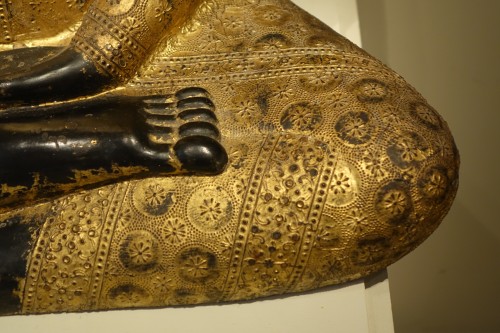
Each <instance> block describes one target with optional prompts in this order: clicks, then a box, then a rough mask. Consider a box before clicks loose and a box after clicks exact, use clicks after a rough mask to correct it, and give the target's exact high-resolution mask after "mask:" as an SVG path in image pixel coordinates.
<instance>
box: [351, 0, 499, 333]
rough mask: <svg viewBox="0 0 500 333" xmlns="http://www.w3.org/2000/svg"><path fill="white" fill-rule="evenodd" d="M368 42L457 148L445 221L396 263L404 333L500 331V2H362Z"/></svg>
mask: <svg viewBox="0 0 500 333" xmlns="http://www.w3.org/2000/svg"><path fill="white" fill-rule="evenodd" d="M358 10H359V14H360V23H361V35H362V42H363V47H364V48H365V49H366V50H368V51H369V52H370V53H372V54H373V55H374V56H376V57H378V58H379V59H381V60H382V61H384V62H385V63H387V64H388V65H389V66H390V67H391V68H393V69H394V70H396V71H397V72H398V73H399V74H401V75H402V76H403V77H405V78H406V80H407V81H408V82H409V83H411V84H412V85H413V86H415V87H416V88H417V90H419V91H420V92H421V93H422V94H423V95H424V96H425V97H426V98H427V99H428V101H429V102H430V104H431V105H433V106H434V107H435V108H436V109H437V110H438V111H439V112H440V113H441V114H442V115H443V116H444V118H445V119H446V120H447V122H448V124H449V126H450V127H451V130H452V132H453V134H454V136H455V140H456V142H457V145H458V148H459V150H460V154H461V159H462V166H461V172H460V177H461V179H460V189H459V193H458V196H457V199H456V201H455V204H454V206H453V208H452V209H451V211H450V213H449V215H448V216H447V217H446V219H445V220H444V222H443V224H442V225H441V227H440V228H439V229H438V230H437V232H436V233H434V234H433V235H432V236H431V237H430V238H429V239H428V240H427V241H426V242H425V243H424V244H423V245H422V246H421V247H419V248H418V249H417V250H416V251H414V252H413V253H411V254H410V255H408V256H407V257H405V258H403V259H402V260H401V261H399V262H397V263H396V264H394V265H393V266H391V267H390V268H389V282H390V286H391V298H392V307H393V314H394V321H395V328H396V332H397V333H410V332H411V333H413V332H419V333H420V332H433V333H437V332H450V333H451V332H453V333H460V332H500V217H499V211H500V199H499V198H500V197H499V194H498V193H499V189H500V176H499V173H500V169H499V164H500V163H499V162H500V156H499V155H500V154H499V153H500V152H499V147H500V130H499V123H500V107H499V104H500V103H499V101H500V1H498V0H476V1H470V0H469V1H466V0H358Z"/></svg>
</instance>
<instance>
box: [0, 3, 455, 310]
mask: <svg viewBox="0 0 500 333" xmlns="http://www.w3.org/2000/svg"><path fill="white" fill-rule="evenodd" d="M119 3H120V4H119ZM140 3H143V2H142V1H134V0H122V1H104V0H99V1H97V2H95V3H94V4H93V5H92V6H91V7H90V9H89V10H88V11H87V14H86V15H85V18H84V20H83V23H82V28H81V29H80V30H79V31H78V33H77V34H76V36H75V38H74V39H73V42H72V44H71V45H70V47H71V48H72V49H73V50H75V51H76V52H80V53H81V54H84V58H85V59H86V60H87V61H88V63H90V64H92V66H94V67H95V68H96V70H97V71H98V72H99V74H100V75H104V76H107V77H110V78H111V79H110V80H111V83H109V81H106V80H104V81H102V82H101V83H102V86H101V87H103V88H102V89H104V90H105V92H102V93H101V94H99V95H98V96H82V97H78V98H75V99H74V100H65V101H64V102H61V103H48V104H43V105H35V104H36V102H33V101H32V102H31V103H32V104H33V105H28V104H27V105H21V106H12V105H11V106H10V107H8V108H5V109H4V110H2V112H0V119H1V124H0V129H1V130H2V133H3V134H2V139H3V140H5V143H4V144H3V143H0V146H1V145H2V144H3V147H0V153H2V154H14V155H13V156H12V157H10V158H4V159H3V160H2V162H3V161H4V160H5V161H6V164H5V165H7V166H9V168H7V170H10V171H9V172H12V173H13V174H14V175H16V177H21V178H22V177H26V173H33V171H34V170H35V171H36V168H39V167H40V166H44V170H43V171H44V172H45V173H46V175H48V176H50V177H53V178H54V177H61V175H65V174H67V173H68V169H70V170H72V171H74V170H77V171H76V173H75V174H74V176H72V177H69V178H72V179H74V180H72V185H71V186H73V187H70V188H68V187H67V186H66V184H60V183H58V184H55V185H54V184H52V183H51V182H47V181H43V180H42V181H39V182H38V183H37V184H38V185H37V186H38V187H39V188H43V189H44V191H45V190H47V191H48V193H49V194H50V195H51V196H52V195H54V196H56V195H57V197H56V198H53V197H51V199H48V200H45V199H44V198H43V197H42V198H40V196H42V194H41V191H38V192H37V191H34V192H29V191H26V190H25V189H24V188H23V187H22V184H21V185H20V186H17V187H16V186H9V184H8V182H9V181H11V179H14V180H15V179H16V177H6V178H4V181H3V182H0V183H1V184H0V185H1V192H0V193H2V194H3V195H4V197H3V199H2V200H4V202H3V203H2V205H3V207H4V211H3V212H2V213H0V296H1V297H0V312H1V313H3V314H32V313H50V312H68V311H95V310H107V309H119V308H137V307H138V308H144V307H164V306H171V305H182V304H190V305H193V304H203V303H217V302H231V301H240V300H247V299H255V298H258V297H265V296H270V295H278V294H286V293H296V292H303V291H307V290H312V289H315V288H320V287H323V286H329V285H333V284H338V283H342V282H346V281H350V280H353V279H357V278H361V277H364V276H367V275H369V274H371V273H373V272H376V271H378V270H380V269H383V268H385V267H387V266H388V265H390V264H391V263H393V262H395V261H396V260H398V259H399V258H401V257H402V256H404V255H405V254H407V253H409V252H410V251H412V250H413V249H414V248H415V247H416V246H418V245H419V244H420V243H421V242H423V241H424V240H425V239H426V238H427V237H428V236H429V235H430V234H431V233H432V232H433V231H434V230H435V228H437V226H438V225H439V223H440V222H441V220H442V219H443V217H444V216H445V214H446V212H447V211H448V209H449V208H450V206H451V204H452V202H453V198H454V195H455V193H456V191H457V186H458V168H459V158H458V152H457V149H456V147H455V144H454V141H453V138H452V136H451V133H450V131H449V129H448V127H447V125H446V122H445V121H444V120H443V119H442V118H441V116H439V114H437V112H436V111H435V110H434V109H433V108H432V107H431V106H430V105H428V103H427V102H426V101H425V99H424V98H423V97H422V96H421V95H420V94H419V93H418V92H416V91H415V89H413V88H412V87H411V86H410V85H408V84H407V83H406V82H405V81H404V80H403V79H402V78H401V77H400V76H399V75H397V74H396V73H394V72H393V71H392V70H390V69H388V68H387V67H386V66H384V65H383V64H381V63H380V62H379V61H378V60H376V59H374V58H373V57H371V56H370V55H368V54H367V53H366V52H364V51H363V50H361V49H359V48H358V47H357V46H355V45H353V44H352V43H351V42H349V41H348V40H346V39H345V38H343V37H342V36H340V35H339V34H337V33H335V32H334V31H332V30H331V29H329V28H328V27H327V26H325V25H324V24H322V23H321V22H319V21H318V20H317V19H315V18H313V17H312V16H310V15H308V14H307V13H305V12H304V11H303V10H301V9H300V8H298V7H297V6H295V5H294V4H293V3H291V2H290V1H286V0H252V1H248V0H203V1H200V2H199V3H198V2H196V3H195V2H188V3H189V5H187V4H185V3H181V2H180V1H179V2H177V1H173V2H166V1H160V0H150V1H148V2H147V3H148V6H146V7H144V6H138V4H140ZM168 4H173V7H172V8H170V7H169V6H168ZM183 4H184V5H183ZM162 5H163V7H162ZM175 5H178V6H180V7H176V6H175ZM190 5H192V7H190ZM165 6H166V7H165ZM183 6H184V7H183ZM141 8H146V9H147V8H149V9H151V8H153V9H154V11H153V12H151V11H147V13H149V14H152V13H153V14H154V15H150V16H146V20H145V21H139V22H134V19H136V20H137V19H138V18H141V17H142V16H140V15H136V14H134V13H139V12H137V11H135V10H136V9H137V10H142V9H141ZM156 8H158V11H156ZM175 8H177V9H179V8H184V10H181V11H179V12H178V13H184V14H186V15H177V14H176V15H174V9H175ZM149 9H148V10H149ZM128 10H130V11H128ZM129 14H130V15H129ZM149 14H148V15H149ZM165 14H166V15H167V16H165ZM170 14H171V16H170V18H171V21H170V20H168V22H169V24H168V25H167V27H165V25H163V23H165V21H164V18H165V17H168V15H170ZM147 17H149V19H147ZM108 18H109V19H110V21H109V25H106V24H103V22H104V21H103V19H105V20H106V22H108V21H107V20H108ZM153 18H154V19H153ZM160 19H161V20H163V21H162V22H163V23H161V22H160ZM174 22H175V24H174ZM136 23H137V24H136ZM123 29H128V30H127V31H126V33H123V34H122V33H121V32H125V30H123ZM148 29H149V30H148ZM95 31H99V32H100V34H97V35H95V34H94V32H95ZM116 31H118V33H115V32H116ZM133 31H138V34H137V35H134V34H133ZM153 35H154V36H153ZM96 36H102V38H95V37H96ZM120 36H123V37H120ZM130 36H137V38H138V39H135V37H134V39H133V40H132V39H130ZM120 38H124V39H123V40H121V39H120ZM126 38H129V41H130V42H132V44H127V43H125V44H123V43H122V42H125V41H126ZM157 38H161V40H159V41H157ZM135 41H139V42H138V43H135ZM141 41H144V42H141ZM120 43H121V44H120ZM134 45H135V46H137V49H136V50H137V52H136V53H133V52H132V53H130V52H131V50H132V48H134ZM141 45H146V46H145V47H143V48H141V47H139V46H141ZM148 45H149V46H148ZM108 46H109V47H108ZM120 46H121V48H120ZM39 51H40V50H39ZM139 51H140V52H139ZM19 52H21V51H19ZM92 52H94V54H92ZM96 52H97V53H96ZM134 52H135V51H134ZM42 53H43V52H42ZM49 53H50V52H49ZM16 54H17V55H19V53H16ZM96 55H99V56H101V58H100V61H101V60H102V61H103V62H99V61H98V60H97V58H96V57H95V56H96ZM1 56H2V55H1V54H0V57H1ZM27 57H28V58H29V57H30V56H29V55H28V56H27ZM31 57H32V58H37V59H38V58H40V59H42V58H44V56H43V55H40V56H35V55H32V56H31ZM44 59H45V58H44ZM15 62H16V61H15ZM41 62H43V61H41ZM20 63H21V61H20V60H18V61H17V64H20ZM108 65H109V67H108ZM12 68H16V66H13V67H11V68H10V69H9V71H10V72H9V73H8V75H13V74H12V73H13V72H12V71H11V69H12ZM96 87H97V88H95V87H94V88H95V89H94V88H92V89H94V90H95V92H98V91H101V90H102V89H101V87H99V84H97V85H96ZM112 87H116V88H117V89H112ZM192 87H199V88H192ZM92 89H91V90H92ZM176 91H177V92H178V93H176V94H175V95H173V96H170V95H168V92H170V93H171V92H176ZM74 94H75V95H72V96H78V94H79V93H78V92H77V93H74ZM88 94H91V93H88ZM51 95H54V96H56V93H54V94H51ZM165 95H168V96H165ZM138 96H146V97H145V98H144V97H138ZM162 96H163V97H162ZM67 97H68V96H62V97H57V99H61V98H67ZM41 98H42V99H40V100H39V101H42V100H45V101H48V100H49V99H44V98H43V97H41ZM48 98H50V97H48ZM172 103H173V104H172ZM172 105H175V111H174V114H175V117H174V116H172V114H171V112H170V111H171V106H172ZM88 114H91V115H92V117H88V119H87V117H86V115H88ZM215 116H216V118H217V120H218V123H215ZM174 118H175V121H174ZM71 119H74V122H75V123H76V124H77V125H78V126H72V125H71V124H72V122H71V121H70V120H71ZM172 122H174V123H175V124H176V125H171V124H172ZM44 126H45V127H48V128H50V131H45V130H43V128H44ZM34 127H36V128H42V131H38V132H37V131H31V130H30V129H33V128H34ZM94 128H96V130H95V131H94ZM172 128H175V129H176V133H177V135H178V136H174V137H173V136H172V132H171V129H172ZM51 131H52V132H51ZM44 132H47V133H48V134H44ZM14 133H16V134H15V135H12V134H14ZM61 133H62V134H63V135H64V140H68V138H70V139H71V138H83V139H84V141H85V142H86V143H87V144H88V145H90V147H92V144H93V142H92V138H95V139H96V141H95V142H96V143H97V144H98V145H100V146H99V149H96V150H95V154H94V153H92V154H91V153H89V152H88V151H86V150H81V148H80V147H79V146H78V145H73V146H71V147H69V146H68V147H67V144H66V143H65V141H64V140H60V139H63V138H62V137H61V138H60V137H59V134H61ZM219 133H220V137H221V138H220V142H221V145H219V144H218V141H217V138H218V136H219ZM23 136H26V137H28V138H35V137H36V138H38V139H37V140H31V141H30V143H32V144H33V146H32V147H36V149H38V150H36V149H35V148H33V149H34V151H43V150H44V149H45V150H48V151H50V153H51V154H52V153H53V154H55V155H52V156H50V157H48V154H46V155H47V156H45V157H43V158H42V157H41V156H40V155H39V156H36V154H31V155H34V157H35V158H37V159H39V160H41V161H42V163H41V164H38V163H37V164H35V163H33V162H31V161H30V163H31V164H33V165H29V164H30V163H25V164H28V166H23V168H24V169H23V170H28V171H29V172H21V171H16V170H15V167H14V163H13V162H9V160H12V159H17V160H20V159H23V158H24V160H25V159H26V158H25V156H26V155H27V154H26V151H23V149H25V147H28V149H32V148H30V147H31V146H29V145H16V144H14V143H15V142H16V140H17V141H18V142H19V141H22V140H19V139H20V138H22V137H23ZM200 137H201V138H203V139H202V140H201V142H199V141H200V139H199V138H200ZM103 138H106V141H101V140H103ZM9 140H10V141H9ZM9 142H11V143H12V144H11V145H9V144H8V143H9ZM68 142H69V141H68ZM104 142H107V143H109V144H111V145H113V147H112V149H110V150H107V148H106V147H105V145H103V144H102V143H104ZM136 143H137V144H139V146H140V147H138V148H140V149H143V150H142V152H141V150H140V149H139V150H137V149H135V148H136V146H133V145H132V146H130V144H136ZM184 144H185V145H184ZM83 146H84V145H83ZM12 147H14V148H15V149H14V152H11V150H10V149H11V148H12ZM165 147H168V148H165ZM222 147H224V148H225V149H226V150H227V152H228V157H227V168H226V169H224V171H223V172H220V173H219V174H217V175H213V174H211V173H212V172H209V173H210V174H209V175H206V176H199V177H193V176H192V175H191V174H189V175H177V176H175V177H170V176H167V177H164V175H165V174H163V173H161V172H160V171H158V170H159V169H158V168H157V165H155V164H154V163H152V165H149V164H148V163H150V162H151V156H150V155H148V154H149V152H151V151H154V152H158V151H159V152H165V151H166V150H168V151H172V154H171V155H170V157H172V156H175V157H176V158H177V160H179V164H182V163H181V161H182V162H183V163H184V167H185V168H186V169H188V171H189V169H190V170H191V171H194V174H195V175H199V174H200V173H202V172H204V171H206V170H205V169H204V168H206V165H207V164H206V162H204V161H206V160H208V161H210V160H211V159H212V157H213V156H215V160H216V161H217V162H218V163H216V164H215V165H211V164H210V163H208V165H209V166H210V167H209V169H210V170H211V171H222V168H223V166H224V165H225V163H221V161H222V162H225V161H226V159H225V158H226V155H225V153H224V151H223V150H222ZM61 148H64V149H66V148H67V149H66V150H64V149H61ZM176 148H177V149H176ZM91 149H92V148H91ZM72 151H76V152H80V153H81V154H82V156H83V157H84V158H83V160H78V158H74V157H75V156H73V155H71V152H72ZM109 152H116V154H114V155H113V154H111V155H110V156H108V154H109ZM23 153H24V154H23ZM205 153H207V154H206V155H205ZM141 154H142V155H141ZM137 155H139V156H141V158H143V160H147V161H148V162H147V163H146V164H148V165H146V168H145V169H144V170H143V169H142V168H141V170H136V169H135V168H134V167H133V166H134V165H135V164H130V163H131V162H130V161H134V163H136V162H137V160H138V158H137ZM144 155H146V157H145V156H144ZM153 155H154V154H153ZM53 156H56V158H53ZM131 156H132V157H133V158H131ZM77 157H78V156H77ZM30 158H32V157H30ZM93 158H95V159H93ZM198 158H200V159H201V161H200V160H198ZM57 159H59V161H58V160H57ZM49 160H51V161H49ZM139 160H140V162H143V160H141V159H140V158H139ZM153 160H155V159H154V156H153ZM89 161H90V162H89ZM115 161H117V162H118V163H119V164H120V165H122V166H124V167H122V168H121V169H120V170H121V171H119V173H118V174H116V177H115V178H113V177H114V176H115V174H114V173H113V169H112V167H111V169H109V164H110V163H111V164H112V163H113V162H115ZM59 162H60V163H59ZM9 163H10V164H9ZM66 163H68V164H66ZM86 163H96V164H95V165H101V164H104V165H105V166H104V168H103V170H102V171H103V172H101V170H100V169H98V170H94V169H91V170H88V169H85V170H87V171H89V172H79V171H78V170H81V169H82V166H83V167H87V166H86ZM139 164H140V163H139ZM63 165H66V166H63ZM68 165H69V166H73V167H72V168H73V169H72V168H71V167H68ZM87 165H88V164H87ZM176 165H177V164H176V163H174V162H172V160H168V159H167V160H166V163H165V168H167V169H168V170H167V175H171V173H169V171H172V170H171V169H172V168H175V167H176ZM92 167H94V164H92ZM131 167H132V168H131ZM87 168H88V167H87ZM169 168H170V169H169ZM130 170H132V171H130ZM181 170H182V169H181ZM130 172H132V173H134V174H131V173H130ZM141 172H143V173H141ZM144 175H147V176H148V177H144ZM122 176H124V177H122ZM50 177H49V178H50ZM101 177H104V178H101ZM35 179H36V178H35ZM40 179H41V178H40ZM66 179H68V177H66ZM88 179H92V181H93V184H94V185H95V186H97V187H95V188H91V189H88V190H87V189H86V182H87V181H88ZM103 180H104V182H102V183H100V182H101V181H103ZM30 181H31V178H30ZM32 183H33V184H34V182H33V181H32ZM96 184H97V185H96ZM51 185H54V186H52V187H51ZM94 185H93V186H94ZM16 191H17V192H16ZM23 191H24V192H23ZM12 193H14V196H13V198H14V199H15V200H14V201H15V202H23V203H24V204H23V205H22V206H19V207H17V206H16V207H17V208H16V209H13V208H12V207H14V206H13V202H14V201H12V198H10V199H9V197H12ZM9 200H10V201H9ZM16 200H17V201H16ZM12 239H16V240H18V241H17V242H14V241H13V240H12Z"/></svg>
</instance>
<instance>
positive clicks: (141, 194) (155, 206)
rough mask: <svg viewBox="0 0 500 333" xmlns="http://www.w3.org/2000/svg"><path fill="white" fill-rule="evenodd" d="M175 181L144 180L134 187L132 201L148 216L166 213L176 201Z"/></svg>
mask: <svg viewBox="0 0 500 333" xmlns="http://www.w3.org/2000/svg"><path fill="white" fill-rule="evenodd" d="M174 190H175V183H174V181H172V180H170V179H151V180H149V179H148V180H142V181H138V182H136V183H135V186H133V187H132V203H133V206H134V207H135V208H136V209H137V210H138V211H139V212H140V213H143V214H145V215H148V216H159V215H163V214H166V213H167V212H168V210H169V208H170V207H172V205H173V204H174V203H175V195H174Z"/></svg>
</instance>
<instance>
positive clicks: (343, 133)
mask: <svg viewBox="0 0 500 333" xmlns="http://www.w3.org/2000/svg"><path fill="white" fill-rule="evenodd" d="M374 129H375V126H374V125H373V123H372V120H371V117H370V115H369V114H368V113H367V112H364V111H360V112H358V111H351V112H347V113H345V114H344V115H342V116H341V117H340V118H339V120H338V121H337V123H336V124H335V131H336V132H337V135H338V137H339V138H340V139H341V140H342V141H344V142H346V143H348V144H352V145H360V144H364V143H367V142H368V141H369V140H370V139H371V138H372V135H373V131H374Z"/></svg>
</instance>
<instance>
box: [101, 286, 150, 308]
mask: <svg viewBox="0 0 500 333" xmlns="http://www.w3.org/2000/svg"><path fill="white" fill-rule="evenodd" d="M107 298H108V302H109V303H110V305H111V306H112V307H117V308H136V307H145V306H148V305H150V304H151V303H152V301H153V297H152V296H151V294H150V293H149V292H148V291H147V290H146V289H144V288H142V287H139V286H137V285H135V284H122V285H119V286H116V287H114V288H111V289H110V290H109V291H108V294H107Z"/></svg>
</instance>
